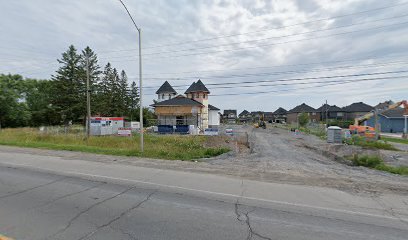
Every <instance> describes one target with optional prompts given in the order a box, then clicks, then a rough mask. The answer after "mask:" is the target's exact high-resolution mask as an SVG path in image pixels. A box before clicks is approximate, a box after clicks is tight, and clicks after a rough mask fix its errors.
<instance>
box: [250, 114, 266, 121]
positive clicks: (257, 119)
mask: <svg viewBox="0 0 408 240" xmlns="http://www.w3.org/2000/svg"><path fill="white" fill-rule="evenodd" d="M262 114H263V112H262V111H252V112H251V122H258V121H259V119H260V118H261V116H262Z"/></svg>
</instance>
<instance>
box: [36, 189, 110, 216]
mask: <svg viewBox="0 0 408 240" xmlns="http://www.w3.org/2000/svg"><path fill="white" fill-rule="evenodd" d="M104 184H106V183H100V184H97V185H94V186H92V187H88V188H85V189H82V190H81V191H77V192H73V193H69V194H65V195H63V196H61V197H58V198H55V199H52V200H51V201H48V202H45V203H44V204H41V205H39V206H36V207H33V208H31V209H29V211H30V210H34V209H39V208H42V207H45V206H47V205H50V204H52V203H54V202H56V201H59V200H61V199H64V198H67V197H71V196H74V195H77V194H80V193H83V192H86V191H89V190H92V189H95V188H98V187H100V186H102V185H104Z"/></svg>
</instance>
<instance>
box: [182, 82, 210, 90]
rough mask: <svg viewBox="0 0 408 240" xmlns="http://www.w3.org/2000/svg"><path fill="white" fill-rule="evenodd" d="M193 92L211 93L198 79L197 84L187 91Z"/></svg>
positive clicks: (194, 83)
mask: <svg viewBox="0 0 408 240" xmlns="http://www.w3.org/2000/svg"><path fill="white" fill-rule="evenodd" d="M191 92H206V93H210V91H208V89H207V87H206V86H205V85H204V83H203V82H201V80H200V79H198V81H197V82H193V83H192V84H191V85H190V87H189V88H188V89H187V90H186V91H185V93H191Z"/></svg>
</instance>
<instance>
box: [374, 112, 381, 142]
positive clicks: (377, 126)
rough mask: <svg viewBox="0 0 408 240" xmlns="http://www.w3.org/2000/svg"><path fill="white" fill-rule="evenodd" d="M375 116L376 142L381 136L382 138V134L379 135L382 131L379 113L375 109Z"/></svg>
mask: <svg viewBox="0 0 408 240" xmlns="http://www.w3.org/2000/svg"><path fill="white" fill-rule="evenodd" d="M374 114H375V118H374V119H375V124H374V127H375V140H378V139H379V136H380V134H379V131H380V129H379V124H378V112H377V109H375V110H374Z"/></svg>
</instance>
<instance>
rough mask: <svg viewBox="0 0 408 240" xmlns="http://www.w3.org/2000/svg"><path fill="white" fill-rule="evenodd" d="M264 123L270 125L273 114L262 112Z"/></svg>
mask: <svg viewBox="0 0 408 240" xmlns="http://www.w3.org/2000/svg"><path fill="white" fill-rule="evenodd" d="M263 115H264V121H266V122H270V123H272V121H273V112H264V113H263Z"/></svg>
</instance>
